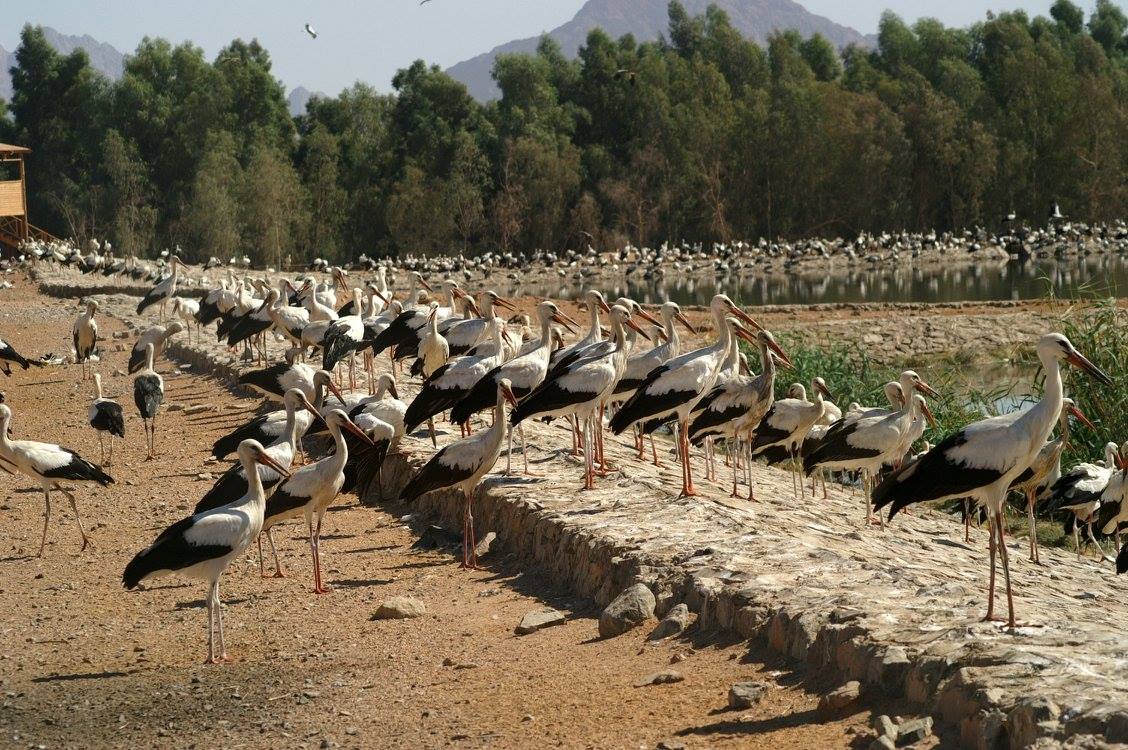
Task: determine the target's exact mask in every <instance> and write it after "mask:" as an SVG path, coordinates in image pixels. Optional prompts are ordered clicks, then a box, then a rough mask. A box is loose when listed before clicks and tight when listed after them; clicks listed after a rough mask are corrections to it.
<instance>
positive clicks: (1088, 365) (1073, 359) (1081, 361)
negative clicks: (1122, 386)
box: [1065, 349, 1112, 385]
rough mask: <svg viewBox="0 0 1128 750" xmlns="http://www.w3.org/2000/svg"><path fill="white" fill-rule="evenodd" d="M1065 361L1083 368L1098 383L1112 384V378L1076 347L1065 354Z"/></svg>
mask: <svg viewBox="0 0 1128 750" xmlns="http://www.w3.org/2000/svg"><path fill="white" fill-rule="evenodd" d="M1065 361H1066V362H1068V363H1069V364H1071V365H1073V366H1074V367H1078V368H1080V369H1082V370H1084V371H1085V372H1087V373H1089V374H1090V375H1092V376H1093V377H1094V378H1096V379H1097V380H1098V381H1099V382H1100V383H1103V384H1104V385H1112V378H1110V377H1109V376H1108V375H1106V374H1105V373H1104V371H1102V370H1101V368H1099V367H1097V366H1096V365H1094V364H1093V363H1092V362H1090V361H1089V360H1088V359H1086V358H1085V355H1083V354H1082V353H1081V352H1079V351H1077V350H1076V349H1075V350H1073V351H1072V352H1070V353H1069V354H1068V355H1067V356H1066V358H1065Z"/></svg>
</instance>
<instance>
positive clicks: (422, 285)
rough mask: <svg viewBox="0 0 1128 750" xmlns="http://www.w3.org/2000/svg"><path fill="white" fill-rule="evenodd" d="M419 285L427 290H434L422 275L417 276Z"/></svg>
mask: <svg viewBox="0 0 1128 750" xmlns="http://www.w3.org/2000/svg"><path fill="white" fill-rule="evenodd" d="M419 286H421V287H423V288H424V289H426V290H427V291H428V292H434V291H435V290H434V289H432V288H431V285H430V284H428V283H427V280H426V279H425V278H423V277H422V276H420V277H419Z"/></svg>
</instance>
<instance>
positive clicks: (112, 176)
mask: <svg viewBox="0 0 1128 750" xmlns="http://www.w3.org/2000/svg"><path fill="white" fill-rule="evenodd" d="M102 168H103V170H104V171H105V174H106V183H107V186H108V188H109V196H108V203H109V217H110V225H109V230H110V235H111V236H112V237H113V241H114V246H115V248H116V249H117V251H118V253H119V254H121V255H122V256H124V257H131V256H144V255H145V249H146V248H148V247H150V245H151V244H152V241H153V234H154V231H155V229H156V223H157V211H156V209H155V208H154V207H153V205H152V203H151V200H152V188H151V186H150V184H149V177H148V174H147V169H146V165H145V162H144V161H142V160H141V156H140V153H139V152H138V150H137V146H136V144H134V143H132V142H130V141H127V140H126V139H125V138H123V137H122V135H121V133H119V132H118V131H116V130H113V129H111V130H109V131H108V132H107V133H106V139H105V142H104V143H103V144H102Z"/></svg>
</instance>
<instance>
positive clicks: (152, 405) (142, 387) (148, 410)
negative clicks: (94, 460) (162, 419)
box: [133, 344, 164, 461]
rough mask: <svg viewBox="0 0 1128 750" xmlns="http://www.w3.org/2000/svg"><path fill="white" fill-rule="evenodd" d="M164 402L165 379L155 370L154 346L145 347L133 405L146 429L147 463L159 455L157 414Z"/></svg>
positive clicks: (135, 384) (135, 385)
mask: <svg viewBox="0 0 1128 750" xmlns="http://www.w3.org/2000/svg"><path fill="white" fill-rule="evenodd" d="M163 401H164V378H162V377H161V376H160V373H158V372H157V371H156V370H154V369H153V345H152V344H146V345H145V366H144V368H142V369H141V370H139V371H138V373H137V376H136V377H134V378H133V403H135V404H137V411H138V413H139V414H140V415H141V422H142V424H143V425H144V428H145V447H146V449H147V450H148V454H147V455H146V457H145V460H146V461H149V460H152V459H154V458H156V455H157V453H156V452H157V412H158V411H159V410H160V408H161V402H163Z"/></svg>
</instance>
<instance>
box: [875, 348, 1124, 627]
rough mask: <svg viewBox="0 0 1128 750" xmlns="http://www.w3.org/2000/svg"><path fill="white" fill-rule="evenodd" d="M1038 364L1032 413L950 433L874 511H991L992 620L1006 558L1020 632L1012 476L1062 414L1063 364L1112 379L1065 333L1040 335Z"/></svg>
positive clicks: (882, 492) (889, 483)
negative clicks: (1009, 505)
mask: <svg viewBox="0 0 1128 750" xmlns="http://www.w3.org/2000/svg"><path fill="white" fill-rule="evenodd" d="M1037 352H1038V359H1039V360H1040V361H1041V363H1042V368H1043V369H1044V370H1045V373H1046V378H1045V385H1044V393H1043V396H1042V400H1041V401H1039V402H1038V403H1037V404H1035V405H1034V406H1033V407H1032V408H1030V409H1028V410H1027V411H1024V412H1020V413H1017V414H1006V415H1003V416H999V417H993V418H991V419H985V420H982V421H979V422H974V423H972V424H970V425H967V426H966V427H964V428H963V429H961V430H958V431H957V432H955V433H953V434H952V435H949V436H948V437H947V438H945V439H944V440H942V441H941V442H940V443H939V444H938V445H937V446H936V447H935V448H933V449H932V450H930V451H929V452H928V453H926V454H924V456H922V457H921V458H920V459H919V460H918V461H914V462H913V463H912V464H911V465H909V466H906V467H904V468H902V469H901V470H899V471H895V472H893V473H891V474H890V475H889V476H888V477H886V478H885V480H884V481H882V482H881V484H879V485H878V486H877V488H876V489H875V490H874V506H875V509H877V510H880V509H881V508H884V507H885V506H887V505H888V506H889V516H890V518H892V517H893V516H894V515H895V514H896V513H897V511H899V510H900V509H902V508H904V507H905V506H907V505H910V504H912V503H917V502H928V501H930V500H947V499H952V498H962V497H971V498H972V499H974V500H976V501H978V502H979V503H981V504H982V505H984V506H985V507H986V509H987V513H988V519H989V522H990V525H991V534H992V537H991V539H992V543H991V545H990V548H991V580H990V585H989V588H988V598H987V618H986V619H994V616H995V610H994V603H995V600H994V593H995V591H994V589H995V576H994V573H995V556H996V551H997V552H998V555H999V556H1000V557H1001V558H1002V567H1003V577H1004V579H1005V582H1006V589H1007V624H1008V626H1009V627H1011V628H1013V627H1015V618H1014V598H1013V594H1012V591H1011V586H1010V563H1009V560H1008V556H1007V548H1006V544H1005V540H1004V538H1003V519H1002V511H1003V503H1004V502H1005V500H1006V495H1007V490H1008V488H1009V487H1010V484H1011V482H1012V481H1013V480H1014V479H1015V477H1017V476H1019V475H1020V474H1021V473H1022V472H1023V471H1025V470H1026V467H1028V466H1030V464H1031V463H1033V462H1034V459H1035V458H1036V457H1037V455H1038V451H1040V450H1041V449H1042V446H1043V445H1044V444H1045V442H1046V439H1047V438H1048V437H1049V436H1050V433H1051V432H1052V431H1053V428H1054V424H1055V423H1056V422H1057V420H1058V417H1059V415H1060V414H1061V408H1062V401H1063V399H1064V394H1063V393H1062V380H1061V362H1062V360H1064V361H1066V362H1067V363H1069V364H1071V365H1073V366H1075V367H1078V368H1080V369H1082V370H1084V371H1085V372H1087V373H1088V374H1090V375H1092V376H1093V377H1094V378H1096V379H1097V380H1098V381H1099V382H1101V383H1104V384H1105V385H1111V384H1112V379H1111V378H1109V377H1108V375H1106V374H1105V373H1103V372H1101V370H1100V369H1099V368H1098V367H1097V366H1096V365H1094V364H1093V363H1092V362H1090V361H1089V360H1088V359H1086V358H1085V357H1084V355H1082V354H1081V353H1080V352H1079V351H1077V349H1076V348H1075V347H1074V346H1073V344H1072V343H1070V341H1069V339H1067V338H1066V337H1065V336H1063V335H1061V334H1060V333H1049V334H1046V335H1045V336H1042V338H1041V339H1039V341H1038V345H1037Z"/></svg>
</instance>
